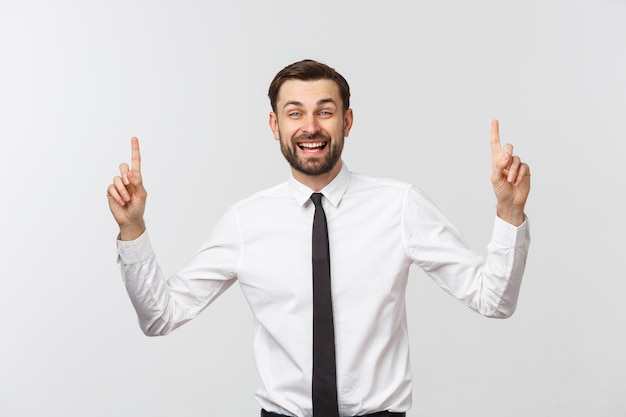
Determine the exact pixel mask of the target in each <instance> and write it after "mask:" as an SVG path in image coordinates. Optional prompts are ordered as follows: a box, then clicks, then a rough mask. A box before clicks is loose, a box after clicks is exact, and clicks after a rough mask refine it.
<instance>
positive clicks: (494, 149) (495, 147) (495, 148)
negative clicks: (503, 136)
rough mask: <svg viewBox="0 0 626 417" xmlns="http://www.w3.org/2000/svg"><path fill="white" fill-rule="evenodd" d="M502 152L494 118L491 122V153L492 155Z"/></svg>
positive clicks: (496, 121) (497, 125)
mask: <svg viewBox="0 0 626 417" xmlns="http://www.w3.org/2000/svg"><path fill="white" fill-rule="evenodd" d="M501 153H502V146H501V145H500V129H499V124H498V120H496V119H494V120H493V121H492V122H491V154H492V155H493V156H495V155H499V154H501Z"/></svg>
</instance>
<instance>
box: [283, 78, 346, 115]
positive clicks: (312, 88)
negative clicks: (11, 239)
mask: <svg viewBox="0 0 626 417" xmlns="http://www.w3.org/2000/svg"><path fill="white" fill-rule="evenodd" d="M327 99H332V100H333V101H334V102H335V103H336V104H337V106H338V107H341V104H342V102H341V95H340V94H339V86H338V85H337V84H336V83H335V82H334V81H332V80H326V79H324V80H314V81H302V80H287V81H285V82H284V83H283V85H282V86H281V87H280V90H278V98H277V100H276V103H277V106H278V108H281V107H283V106H284V105H285V104H287V103H291V102H299V103H302V104H303V105H307V104H316V103H318V102H319V101H320V100H327Z"/></svg>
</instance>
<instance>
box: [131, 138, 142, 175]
mask: <svg viewBox="0 0 626 417" xmlns="http://www.w3.org/2000/svg"><path fill="white" fill-rule="evenodd" d="M131 147H132V153H131V163H130V169H131V171H137V172H141V154H140V153H139V139H137V138H136V137H133V138H132V139H131Z"/></svg>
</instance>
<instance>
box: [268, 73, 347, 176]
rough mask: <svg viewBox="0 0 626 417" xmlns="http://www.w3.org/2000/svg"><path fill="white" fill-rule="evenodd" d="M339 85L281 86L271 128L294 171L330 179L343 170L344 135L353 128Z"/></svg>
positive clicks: (306, 83) (318, 82) (289, 83)
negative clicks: (344, 106) (341, 161)
mask: <svg viewBox="0 0 626 417" xmlns="http://www.w3.org/2000/svg"><path fill="white" fill-rule="evenodd" d="M342 106H343V103H342V101H341V97H340V95H339V87H338V86H337V84H336V83H335V82H334V81H331V80H316V81H300V80H288V81H285V83H284V84H283V85H282V86H281V87H280V90H279V91H278V99H277V100H276V112H275V113H274V112H272V113H271V114H270V127H271V128H272V131H273V132H274V137H275V139H276V140H279V141H280V149H281V151H282V153H283V155H284V156H285V158H286V159H287V161H288V162H289V164H290V165H291V167H292V169H293V170H295V171H297V172H294V174H298V173H299V174H304V175H305V176H313V177H316V176H324V175H328V176H329V177H330V179H332V178H334V176H335V175H337V173H338V172H339V170H340V169H341V164H340V163H339V161H340V160H341V152H342V150H343V142H344V137H346V136H348V133H349V132H350V128H351V127H352V110H351V109H348V110H347V111H346V112H345V113H344V112H343V110H342Z"/></svg>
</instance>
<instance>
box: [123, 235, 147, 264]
mask: <svg viewBox="0 0 626 417" xmlns="http://www.w3.org/2000/svg"><path fill="white" fill-rule="evenodd" d="M116 243H117V254H118V261H119V262H121V263H122V264H123V265H132V264H138V263H141V262H143V261H144V260H146V258H148V257H149V256H150V255H152V253H153V251H152V245H151V244H150V238H149V236H148V231H147V230H146V231H144V232H143V233H142V234H141V236H139V237H138V238H137V239H135V240H128V241H126V240H120V239H119V237H118V239H117V242H116Z"/></svg>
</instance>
